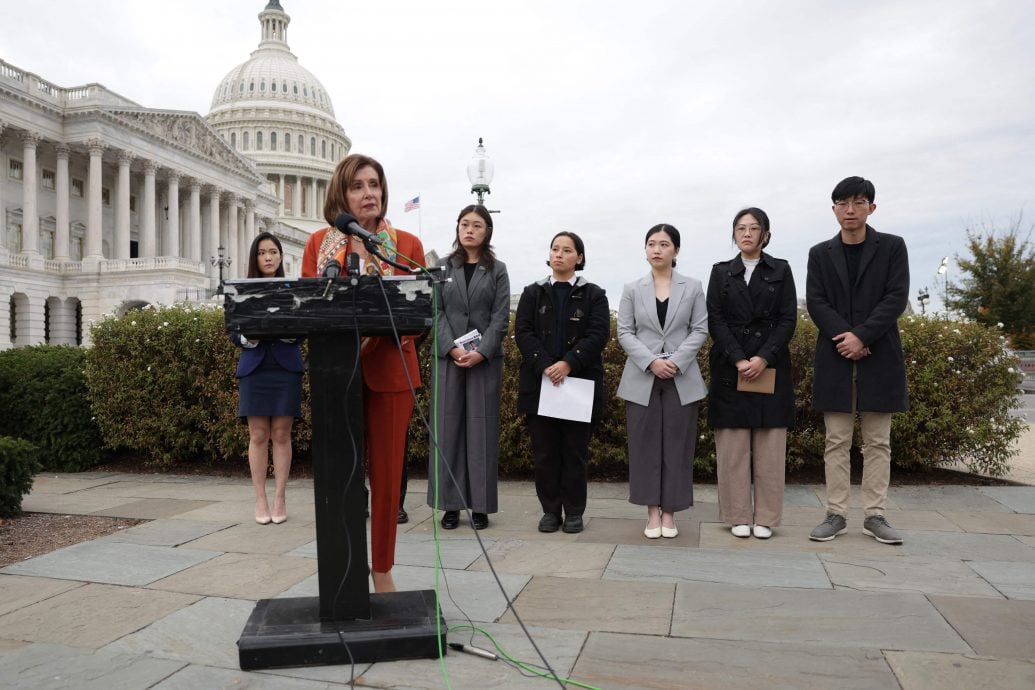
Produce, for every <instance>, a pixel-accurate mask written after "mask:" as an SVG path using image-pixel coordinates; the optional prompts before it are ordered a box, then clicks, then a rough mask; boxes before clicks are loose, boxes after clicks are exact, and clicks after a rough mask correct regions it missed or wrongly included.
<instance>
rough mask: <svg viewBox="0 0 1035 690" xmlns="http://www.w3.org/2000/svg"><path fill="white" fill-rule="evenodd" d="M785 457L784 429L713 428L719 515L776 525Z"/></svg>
mask: <svg viewBox="0 0 1035 690" xmlns="http://www.w3.org/2000/svg"><path fill="white" fill-rule="evenodd" d="M786 459H787V429H716V430H715V460H716V465H717V468H718V475H719V519H720V520H722V521H723V522H725V523H728V524H730V525H751V524H755V525H765V526H766V527H776V526H777V525H779V524H780V518H781V517H782V516H783V482H784V464H785V462H786ZM752 475H753V477H752ZM752 478H753V479H754V487H752ZM752 488H754V491H753V492H752Z"/></svg>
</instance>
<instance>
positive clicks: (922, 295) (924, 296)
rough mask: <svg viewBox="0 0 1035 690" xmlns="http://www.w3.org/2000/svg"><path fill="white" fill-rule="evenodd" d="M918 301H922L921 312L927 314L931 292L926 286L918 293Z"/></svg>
mask: <svg viewBox="0 0 1035 690" xmlns="http://www.w3.org/2000/svg"><path fill="white" fill-rule="evenodd" d="M916 301H917V302H919V303H920V314H921V315H923V314H926V313H927V304H928V302H930V301H931V293H930V292H928V290H927V287H926V286H925V287H922V288H920V291H919V292H917V293H916Z"/></svg>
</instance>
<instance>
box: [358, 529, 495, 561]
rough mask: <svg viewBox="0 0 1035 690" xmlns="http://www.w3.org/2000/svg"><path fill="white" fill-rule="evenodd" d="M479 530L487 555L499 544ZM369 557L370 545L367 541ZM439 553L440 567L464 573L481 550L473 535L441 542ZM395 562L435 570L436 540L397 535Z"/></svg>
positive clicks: (422, 535)
mask: <svg viewBox="0 0 1035 690" xmlns="http://www.w3.org/2000/svg"><path fill="white" fill-rule="evenodd" d="M484 532H485V531H484V530H483V531H482V534H481V535H480V536H481V539H482V544H484V546H485V548H486V549H487V550H489V551H490V552H491V551H492V549H493V548H494V547H495V545H496V544H497V542H498V541H499V539H498V538H496V537H489V536H486V535H485V534H484ZM367 550H368V555H369V542H368V549H367ZM438 550H439V554H440V556H441V558H442V567H443V568H450V569H455V570H463V569H464V568H467V567H468V566H470V565H471V564H472V563H474V562H475V561H477V560H478V559H479V558H481V557H482V547H481V546H479V545H478V542H477V541H476V540H475V538H474V536H473V534H472V536H471V538H470V539H440V540H439V547H438ZM395 562H396V564H397V565H416V566H424V567H427V568H434V567H435V538H434V536H433V535H431V534H400V535H399V536H398V537H397V538H396V542H395Z"/></svg>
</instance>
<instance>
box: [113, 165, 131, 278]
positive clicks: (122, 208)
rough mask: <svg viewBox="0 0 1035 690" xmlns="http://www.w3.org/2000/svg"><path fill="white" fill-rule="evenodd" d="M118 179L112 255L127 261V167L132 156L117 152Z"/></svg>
mask: <svg viewBox="0 0 1035 690" xmlns="http://www.w3.org/2000/svg"><path fill="white" fill-rule="evenodd" d="M118 162H119V169H118V179H117V183H116V187H115V242H114V245H115V247H114V250H113V254H114V257H113V258H115V259H121V260H125V259H129V249H130V247H129V236H130V235H129V205H130V204H129V196H130V194H129V166H130V165H131V164H132V163H133V154H132V153H130V152H129V151H119V155H118Z"/></svg>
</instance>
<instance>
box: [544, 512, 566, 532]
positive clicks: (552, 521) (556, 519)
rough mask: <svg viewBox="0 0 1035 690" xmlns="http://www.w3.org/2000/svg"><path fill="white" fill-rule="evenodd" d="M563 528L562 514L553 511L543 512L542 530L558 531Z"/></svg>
mask: <svg viewBox="0 0 1035 690" xmlns="http://www.w3.org/2000/svg"><path fill="white" fill-rule="evenodd" d="M560 528H561V516H560V515H554V514H553V513H543V517H542V518H540V519H539V531H540V532H556V531H557V530H559V529H560Z"/></svg>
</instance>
